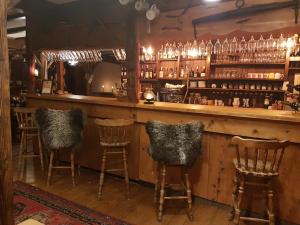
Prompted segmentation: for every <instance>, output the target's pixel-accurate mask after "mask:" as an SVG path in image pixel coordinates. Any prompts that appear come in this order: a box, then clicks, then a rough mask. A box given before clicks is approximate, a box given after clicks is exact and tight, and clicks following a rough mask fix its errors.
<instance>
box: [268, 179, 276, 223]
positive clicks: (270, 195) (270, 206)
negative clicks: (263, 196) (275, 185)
mask: <svg viewBox="0 0 300 225" xmlns="http://www.w3.org/2000/svg"><path fill="white" fill-rule="evenodd" d="M273 198H274V193H273V189H272V183H271V181H269V183H268V215H269V224H270V225H275V216H274V209H273V207H274V205H273Z"/></svg>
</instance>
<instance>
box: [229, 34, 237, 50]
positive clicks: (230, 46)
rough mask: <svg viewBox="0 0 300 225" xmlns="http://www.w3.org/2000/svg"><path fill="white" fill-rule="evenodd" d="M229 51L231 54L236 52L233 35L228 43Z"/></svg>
mask: <svg viewBox="0 0 300 225" xmlns="http://www.w3.org/2000/svg"><path fill="white" fill-rule="evenodd" d="M229 51H230V53H231V54H235V53H237V52H238V43H237V39H236V37H234V38H233V39H232V41H231V43H230V45H229Z"/></svg>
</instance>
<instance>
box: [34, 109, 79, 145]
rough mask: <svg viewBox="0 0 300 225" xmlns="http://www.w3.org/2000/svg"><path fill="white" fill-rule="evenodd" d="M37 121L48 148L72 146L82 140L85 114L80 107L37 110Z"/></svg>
mask: <svg viewBox="0 0 300 225" xmlns="http://www.w3.org/2000/svg"><path fill="white" fill-rule="evenodd" d="M35 116H36V121H37V123H38V126H39V128H40V132H41V136H42V139H43V142H44V145H45V147H46V148H47V149H48V150H53V149H61V148H72V147H74V146H75V145H76V144H78V143H79V142H80V141H81V136H82V135H81V134H82V130H83V127H84V114H83V113H82V111H81V110H80V109H73V110H68V111H64V110H54V109H45V108H41V109H38V110H36V114H35Z"/></svg>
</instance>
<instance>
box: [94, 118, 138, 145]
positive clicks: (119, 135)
mask: <svg viewBox="0 0 300 225" xmlns="http://www.w3.org/2000/svg"><path fill="white" fill-rule="evenodd" d="M95 124H96V125H97V126H98V130H99V137H100V144H102V145H114V144H115V145H118V144H120V145H122V144H124V143H128V142H130V138H131V133H132V126H133V124H134V121H133V120H131V119H104V120H103V119H96V120H95Z"/></svg>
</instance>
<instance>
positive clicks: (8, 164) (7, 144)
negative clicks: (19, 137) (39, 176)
mask: <svg viewBox="0 0 300 225" xmlns="http://www.w3.org/2000/svg"><path fill="white" fill-rule="evenodd" d="M7 4H8V1H7V0H0V92H1V94H0V225H13V224H14V219H13V215H14V214H13V190H12V188H13V183H12V182H13V179H12V147H11V129H10V126H11V124H10V90H9V79H10V78H9V77H10V76H9V64H8V46H7V33H6V28H7V27H6V20H7V18H6V17H7Z"/></svg>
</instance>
